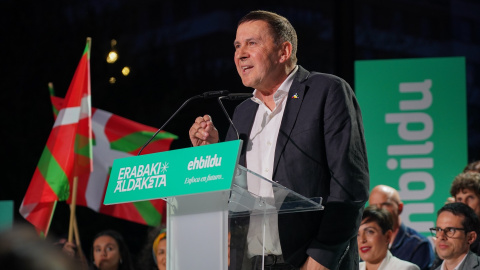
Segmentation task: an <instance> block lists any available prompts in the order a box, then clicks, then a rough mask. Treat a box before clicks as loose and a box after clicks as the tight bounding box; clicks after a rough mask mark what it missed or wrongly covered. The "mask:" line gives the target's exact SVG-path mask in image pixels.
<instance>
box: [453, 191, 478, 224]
mask: <svg viewBox="0 0 480 270" xmlns="http://www.w3.org/2000/svg"><path fill="white" fill-rule="evenodd" d="M455 201H456V202H461V203H464V204H466V205H468V206H470V208H472V209H473V211H474V212H475V214H477V216H479V217H480V198H478V196H477V194H475V192H473V191H472V190H470V189H463V190H461V191H460V192H459V193H457V194H456V195H455Z"/></svg>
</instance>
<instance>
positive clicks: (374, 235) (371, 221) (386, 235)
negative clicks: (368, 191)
mask: <svg viewBox="0 0 480 270" xmlns="http://www.w3.org/2000/svg"><path fill="white" fill-rule="evenodd" d="M392 229H393V218H392V215H391V214H390V212H388V211H387V210H385V209H382V208H379V207H377V206H375V205H370V206H368V207H367V208H365V211H364V212H363V216H362V222H361V223H360V228H359V230H358V235H357V242H358V250H359V253H360V257H361V258H362V260H363V261H362V262H360V270H366V269H368V270H382V269H384V270H419V269H420V268H419V267H418V266H417V265H415V264H413V263H411V262H407V261H404V260H400V259H398V258H397V257H395V256H393V255H392V253H391V252H390V251H389V250H388V246H389V244H390V239H391V238H392V235H393V231H392Z"/></svg>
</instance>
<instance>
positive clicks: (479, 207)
mask: <svg viewBox="0 0 480 270" xmlns="http://www.w3.org/2000/svg"><path fill="white" fill-rule="evenodd" d="M450 195H452V197H453V198H454V199H455V202H461V203H464V204H466V205H468V206H470V208H472V209H473V211H474V212H475V214H477V216H480V174H479V173H475V172H465V173H460V174H458V175H457V176H456V177H455V179H453V182H452V186H451V187H450Z"/></svg>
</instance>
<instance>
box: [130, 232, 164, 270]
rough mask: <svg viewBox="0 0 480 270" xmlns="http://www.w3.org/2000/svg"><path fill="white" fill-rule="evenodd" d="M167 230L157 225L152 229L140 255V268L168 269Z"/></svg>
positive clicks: (147, 269) (150, 269)
mask: <svg viewBox="0 0 480 270" xmlns="http://www.w3.org/2000/svg"><path fill="white" fill-rule="evenodd" d="M166 236H167V235H166V230H165V229H164V228H161V227H156V228H153V229H152V230H150V232H149V233H148V237H147V242H146V243H145V246H144V247H143V249H142V251H141V253H140V256H139V257H138V264H137V265H138V269H142V270H165V269H167V265H166V264H167V256H166V252H167V238H166Z"/></svg>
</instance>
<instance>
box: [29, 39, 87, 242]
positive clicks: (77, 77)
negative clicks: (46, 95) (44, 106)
mask: <svg viewBox="0 0 480 270" xmlns="http://www.w3.org/2000/svg"><path fill="white" fill-rule="evenodd" d="M90 43H91V40H90V39H87V45H86V46H85V50H84V52H83V55H82V58H81V59H80V62H79V64H78V66H77V69H76V71H75V74H74V76H73V79H72V81H71V83H70V86H69V88H68V91H67V95H66V97H65V102H64V104H63V106H62V108H61V109H60V110H59V112H58V117H57V118H56V120H55V123H54V125H53V128H52V131H51V132H50V136H49V137H48V140H47V144H46V145H45V148H44V150H43V152H42V155H41V157H40V160H39V162H38V165H37V168H36V169H35V172H34V174H33V177H32V180H31V182H30V185H29V187H28V189H27V192H26V194H25V197H24V198H23V202H22V205H21V206H20V214H22V216H23V217H24V218H25V219H26V220H28V221H29V222H30V223H32V224H33V225H34V226H35V228H36V230H37V232H38V233H39V234H40V235H44V236H46V234H47V232H48V228H49V226H50V221H51V218H52V216H53V211H54V208H55V205H56V202H57V201H65V200H68V199H69V197H70V194H71V187H72V186H73V185H72V183H73V178H74V177H75V176H78V177H79V178H80V177H83V176H85V175H88V174H90V172H91V171H92V168H93V162H92V129H91V101H90V92H91V90H90Z"/></svg>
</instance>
